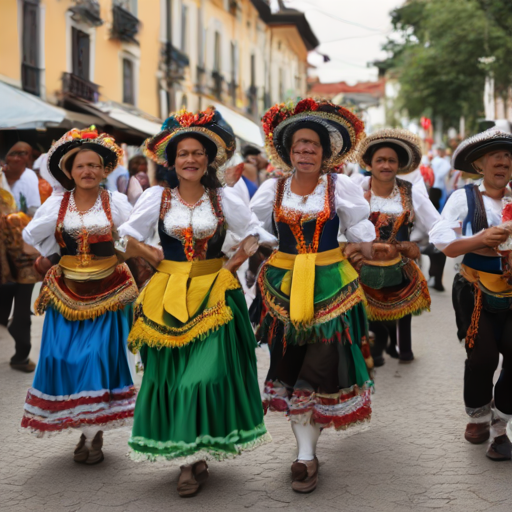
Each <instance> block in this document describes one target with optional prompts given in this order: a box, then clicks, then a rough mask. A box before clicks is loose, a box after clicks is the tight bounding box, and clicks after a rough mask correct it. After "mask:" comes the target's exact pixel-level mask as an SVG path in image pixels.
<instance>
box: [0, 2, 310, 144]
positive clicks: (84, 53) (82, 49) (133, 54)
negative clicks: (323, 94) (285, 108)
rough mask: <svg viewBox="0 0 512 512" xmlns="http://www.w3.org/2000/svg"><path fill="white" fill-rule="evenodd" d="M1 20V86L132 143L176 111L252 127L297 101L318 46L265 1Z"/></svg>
mask: <svg viewBox="0 0 512 512" xmlns="http://www.w3.org/2000/svg"><path fill="white" fill-rule="evenodd" d="M0 18H1V19H2V22H3V23H2V30H1V31H0V82H3V83H4V84H7V85H9V86H11V87H15V88H17V89H19V90H22V91H25V92H26V93H28V94H31V95H33V96H36V97H38V98H40V99H41V100H42V101H44V102H46V103H47V104H49V105H57V106H59V107H61V108H63V109H65V111H66V112H67V115H69V116H70V118H73V115H72V114H70V113H72V112H76V113H77V114H76V115H75V116H74V117H75V118H76V119H78V120H79V119H82V118H81V117H80V115H78V114H81V115H83V116H85V117H83V122H84V123H85V122H86V121H87V120H88V119H89V118H90V117H93V118H95V119H96V120H97V123H98V124H100V125H101V124H103V125H112V126H113V129H114V130H117V131H118V132H119V131H122V130H123V128H126V132H127V133H128V132H130V130H131V134H132V136H135V135H140V137H142V136H144V135H147V134H149V133H152V132H154V131H155V130H156V129H157V126H158V124H159V123H160V121H161V119H163V118H165V117H166V116H167V115H168V113H169V112H170V111H172V110H176V109H179V108H181V107H182V106H185V107H187V108H188V109H191V110H196V109H201V108H205V107H206V106H208V105H210V104H214V105H216V106H221V107H225V108H228V109H230V110H232V111H233V112H234V113H235V114H237V115H240V116H243V117H246V118H247V119H251V120H252V121H255V122H257V121H258V120H259V118H260V117H261V114H262V113H263V112H264V110H265V109H266V108H268V107H269V106H270V105H271V104H272V103H275V102H278V101H284V100H286V99H290V98H292V97H296V96H303V95H304V94H305V93H306V71H307V54H308V51H310V50H312V49H313V48H314V47H315V46H316V45H317V44H318V41H317V40H316V38H315V36H314V34H313V33H312V32H311V29H310V28H309V25H308V24H307V21H306V19H305V17H304V15H303V14H302V13H299V12H297V11H294V10H290V9H285V8H284V7H283V6H282V5H280V10H279V11H278V12H271V9H270V5H269V3H268V2H267V1H266V0H2V1H1V2H0ZM87 116H89V118H88V117H87ZM76 119H75V120H76ZM75 120H73V119H72V121H75Z"/></svg>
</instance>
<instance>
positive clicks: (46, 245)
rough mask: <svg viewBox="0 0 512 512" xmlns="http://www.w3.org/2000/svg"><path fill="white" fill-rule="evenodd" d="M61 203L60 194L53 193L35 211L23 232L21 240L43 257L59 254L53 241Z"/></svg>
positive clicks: (57, 247)
mask: <svg viewBox="0 0 512 512" xmlns="http://www.w3.org/2000/svg"><path fill="white" fill-rule="evenodd" d="M61 202H62V194H57V193H55V192H54V193H53V194H52V195H51V196H50V197H49V198H48V199H47V200H46V201H45V202H44V203H43V205H42V206H40V207H39V208H38V209H37V212H36V214H35V215H34V217H33V219H32V220H31V221H30V222H29V223H28V225H27V227H26V228H25V229H24V230H23V240H25V242H26V243H27V244H28V245H31V246H32V247H35V248H36V249H37V250H38V251H39V252H40V253H41V254H42V255H43V256H45V257H48V256H51V255H52V254H55V253H59V252H60V247H59V244H58V243H57V240H56V239H55V229H56V227H57V219H58V217H59V209H60V203H61Z"/></svg>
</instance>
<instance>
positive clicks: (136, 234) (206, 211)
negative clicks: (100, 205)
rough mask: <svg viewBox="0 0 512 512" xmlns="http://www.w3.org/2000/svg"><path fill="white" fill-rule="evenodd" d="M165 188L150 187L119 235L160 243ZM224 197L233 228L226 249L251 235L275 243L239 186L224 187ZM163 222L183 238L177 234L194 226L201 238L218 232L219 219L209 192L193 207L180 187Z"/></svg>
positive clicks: (173, 196)
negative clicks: (185, 200)
mask: <svg viewBox="0 0 512 512" xmlns="http://www.w3.org/2000/svg"><path fill="white" fill-rule="evenodd" d="M163 191H164V188H163V187H161V186H155V187H150V188H148V189H147V190H145V191H144V193H143V194H142V195H141V196H140V198H139V200H138V201H137V203H136V204H135V207H134V209H133V212H132V214H131V215H130V218H129V220H128V221H127V222H125V223H124V224H123V225H122V226H121V227H120V228H119V229H118V233H119V236H121V237H122V236H131V237H133V238H135V239H136V240H138V241H139V242H146V243H149V244H151V245H155V246H157V245H158V244H159V242H160V240H159V237H158V221H159V218H160V204H161V201H162V193H163ZM220 197H221V207H222V212H223V214H224V219H225V221H226V224H227V228H228V230H229V231H228V234H227V236H226V240H230V243H229V244H226V243H225V244H224V247H223V251H224V252H227V251H228V250H229V249H230V247H227V245H234V244H235V243H238V242H240V241H241V240H243V239H244V238H245V237H247V236H249V235H258V236H259V241H260V244H261V243H269V244H273V243H275V240H276V239H275V237H273V236H272V235H269V234H268V233H267V232H266V231H265V230H264V229H262V228H261V223H260V222H259V221H258V219H257V218H256V216H255V215H253V214H252V212H251V210H250V209H249V207H248V206H247V204H246V203H245V202H244V200H243V198H242V197H241V196H240V194H239V193H238V192H237V191H236V190H235V189H233V188H230V187H225V188H222V189H220ZM163 221H164V222H163V224H164V226H163V227H164V230H165V231H166V233H167V234H168V235H170V236H173V237H174V238H179V237H178V236H177V233H178V232H179V231H181V229H183V228H187V227H192V232H193V233H194V238H197V239H201V238H206V237H207V236H209V235H211V234H213V233H212V232H211V230H213V231H215V229H216V228H217V219H216V217H215V214H214V212H213V209H212V206H211V203H210V199H209V197H208V194H206V193H205V194H204V195H203V197H202V198H201V199H200V201H198V203H196V206H193V205H187V204H186V203H184V202H183V200H182V199H181V198H180V196H179V193H178V191H177V190H176V189H173V190H172V192H171V208H170V209H169V211H168V212H167V213H166V215H165V217H164V220H163ZM230 232H231V233H230ZM232 235H235V236H232Z"/></svg>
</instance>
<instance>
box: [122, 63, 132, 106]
mask: <svg viewBox="0 0 512 512" xmlns="http://www.w3.org/2000/svg"><path fill="white" fill-rule="evenodd" d="M123 103H128V104H129V105H135V73H134V65H133V61H132V60H130V59H123Z"/></svg>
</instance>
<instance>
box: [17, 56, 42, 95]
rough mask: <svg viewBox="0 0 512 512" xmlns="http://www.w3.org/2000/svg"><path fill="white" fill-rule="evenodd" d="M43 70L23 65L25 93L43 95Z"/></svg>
mask: <svg viewBox="0 0 512 512" xmlns="http://www.w3.org/2000/svg"><path fill="white" fill-rule="evenodd" d="M40 73H41V70H40V69H39V68H37V67H35V66H31V65H30V64H25V63H23V64H22V65H21V83H22V87H23V90H24V91H27V92H29V93H31V94H35V95H36V96H40V95H41V87H40V84H41V80H40Z"/></svg>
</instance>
